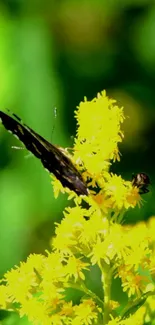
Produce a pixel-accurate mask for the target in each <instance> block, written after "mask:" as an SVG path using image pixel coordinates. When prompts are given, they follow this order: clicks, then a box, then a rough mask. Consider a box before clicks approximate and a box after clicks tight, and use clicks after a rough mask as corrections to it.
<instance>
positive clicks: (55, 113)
mask: <svg viewBox="0 0 155 325" xmlns="http://www.w3.org/2000/svg"><path fill="white" fill-rule="evenodd" d="M56 118H57V108H56V107H54V120H56ZM54 130H55V123H54V125H53V128H52V136H53V133H54Z"/></svg>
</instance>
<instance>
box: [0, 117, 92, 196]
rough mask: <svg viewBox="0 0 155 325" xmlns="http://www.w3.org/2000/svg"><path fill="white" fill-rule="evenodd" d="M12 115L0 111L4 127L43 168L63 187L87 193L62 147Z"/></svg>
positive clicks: (80, 177)
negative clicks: (39, 161)
mask: <svg viewBox="0 0 155 325" xmlns="http://www.w3.org/2000/svg"><path fill="white" fill-rule="evenodd" d="M12 115H13V117H11V116H9V115H8V114H6V113H4V112H2V111H0V120H1V122H2V124H3V125H4V127H5V128H6V129H7V130H8V131H10V132H11V133H13V135H14V136H16V137H17V138H18V139H19V140H21V141H22V142H23V144H24V145H25V147H26V148H27V149H28V150H29V151H31V152H32V153H33V154H34V156H36V157H37V158H39V159H40V160H41V162H42V164H43V166H44V167H45V169H47V170H48V171H49V172H50V173H53V174H54V175H55V177H56V178H57V179H58V180H59V181H60V182H61V183H62V185H63V186H64V187H68V188H69V189H70V190H71V191H74V192H75V193H76V194H77V195H88V190H87V186H86V184H85V182H84V180H83V178H82V175H81V174H80V172H79V171H78V169H77V168H76V167H75V166H74V164H73V163H72V161H71V159H69V158H68V157H67V155H66V154H65V153H64V151H63V149H60V148H57V147H56V146H54V145H53V144H51V143H50V142H48V141H47V140H45V139H44V138H43V137H41V136H40V135H39V134H38V133H36V132H35V131H33V130H32V129H31V128H29V127H28V126H27V125H26V124H24V123H22V121H21V119H20V118H19V117H18V116H17V115H15V114H12Z"/></svg>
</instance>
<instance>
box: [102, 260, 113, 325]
mask: <svg viewBox="0 0 155 325" xmlns="http://www.w3.org/2000/svg"><path fill="white" fill-rule="evenodd" d="M100 268H101V272H102V284H103V291H104V315H103V325H105V324H107V323H108V321H109V314H110V298H111V267H110V265H108V264H106V263H105V262H104V263H103V262H102V265H101V266H100Z"/></svg>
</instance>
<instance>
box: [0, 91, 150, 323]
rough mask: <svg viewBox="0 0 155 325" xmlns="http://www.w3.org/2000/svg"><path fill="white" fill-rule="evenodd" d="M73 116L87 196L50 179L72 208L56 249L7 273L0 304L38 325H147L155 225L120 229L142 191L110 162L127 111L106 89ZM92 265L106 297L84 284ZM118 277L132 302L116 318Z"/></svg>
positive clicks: (76, 154)
mask: <svg viewBox="0 0 155 325" xmlns="http://www.w3.org/2000/svg"><path fill="white" fill-rule="evenodd" d="M76 118H77V123H78V130H77V137H76V139H75V145H74V150H73V156H72V159H73V161H74V163H75V165H76V166H77V168H78V169H79V170H80V171H81V174H82V176H83V178H84V180H85V181H86V182H87V184H88V187H89V195H88V196H82V197H78V196H77V195H76V194H75V193H73V192H71V191H70V190H69V189H64V188H63V187H62V185H61V184H60V182H59V181H57V180H54V181H53V183H54V192H55V195H56V196H58V193H59V191H63V192H67V193H68V194H69V198H70V199H71V198H73V199H74V206H72V207H68V208H66V209H65V211H64V218H63V219H62V221H61V223H60V224H56V230H55V237H54V238H52V239H51V252H46V254H45V256H43V255H36V254H34V255H30V256H29V257H28V259H27V261H26V262H25V263H21V264H20V266H19V267H16V268H14V269H12V270H11V271H9V272H7V273H6V274H5V275H4V278H3V279H2V281H1V286H0V307H1V308H3V309H8V310H15V311H18V313H19V315H20V316H21V317H22V316H25V315H26V316H27V317H28V319H29V320H30V321H31V322H32V323H33V324H36V325H37V324H38V325H39V324H40V325H71V324H73V325H94V324H97V325H100V324H105V325H130V324H135V325H142V324H143V322H144V319H145V318H146V317H150V318H151V314H149V313H151V312H152V313H153V308H154V306H155V299H153V295H154V294H155V289H154V274H155V257H154V256H155V254H154V253H155V245H154V243H155V235H154V234H155V231H153V230H152V229H155V225H154V224H153V219H152V220H151V221H150V223H149V224H148V225H146V224H144V223H141V224H138V225H135V226H134V227H129V226H128V227H127V226H122V224H121V222H122V220H123V218H124V213H125V212H126V211H127V210H128V209H129V208H134V207H135V206H136V204H139V203H140V200H141V197H140V194H139V189H138V187H136V186H133V184H132V182H130V181H125V180H123V179H122V177H121V176H118V175H115V174H112V173H110V172H109V168H110V165H111V163H112V161H115V159H119V150H118V143H119V142H120V141H122V139H123V133H122V131H121V128H120V126H121V123H122V122H123V120H124V116H123V109H122V108H119V107H118V106H117V105H116V102H115V101H114V100H111V99H109V98H108V97H107V96H106V94H105V92H102V93H101V94H98V96H97V98H95V99H94V100H92V101H90V102H89V101H87V100H86V99H85V101H84V102H83V103H80V105H79V107H78V109H77V111H76ZM152 225H153V226H152ZM153 227H154V228H153ZM94 265H96V266H97V268H98V269H99V270H100V274H101V279H100V280H101V281H100V282H101V291H102V294H101V296H102V297H103V298H101V296H98V295H97V294H95V293H94V291H93V290H91V289H90V287H89V286H88V285H87V281H86V280H87V276H88V274H89V273H90V269H91V268H93V267H94ZM114 278H119V279H120V281H121V288H122V292H124V294H126V297H127V298H128V302H127V304H126V306H125V307H124V308H123V307H122V311H121V313H120V314H119V315H120V316H119V317H116V313H114V311H113V310H114V309H116V308H119V301H118V302H117V301H113V300H112V296H111V284H112V280H113V279H114ZM70 289H72V290H74V291H75V294H76V291H78V292H81V299H80V300H79V301H78V303H76V302H73V301H72V299H69V298H68V297H69V296H68V290H70ZM148 297H149V298H148ZM147 298H148V299H147ZM146 299H147V301H148V302H147V304H149V305H150V307H149V308H148V309H147V305H146V304H145V301H146ZM149 299H150V300H149ZM140 307H141V308H140ZM148 310H149V312H148ZM117 315H118V314H117Z"/></svg>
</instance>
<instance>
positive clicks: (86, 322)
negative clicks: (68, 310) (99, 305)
mask: <svg viewBox="0 0 155 325" xmlns="http://www.w3.org/2000/svg"><path fill="white" fill-rule="evenodd" d="M95 309H96V308H95V304H94V302H93V301H92V300H91V299H89V300H84V301H83V303H81V304H80V305H78V306H75V307H74V313H75V318H74V320H73V322H72V324H79V325H81V324H83V325H91V324H94V321H97V318H98V315H97V310H95Z"/></svg>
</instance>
